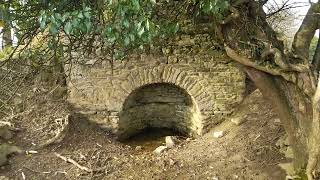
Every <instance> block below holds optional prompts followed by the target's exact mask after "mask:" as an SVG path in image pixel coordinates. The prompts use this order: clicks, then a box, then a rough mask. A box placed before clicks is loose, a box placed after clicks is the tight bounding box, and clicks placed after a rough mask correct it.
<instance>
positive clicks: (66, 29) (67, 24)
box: [64, 21, 72, 35]
mask: <svg viewBox="0 0 320 180" xmlns="http://www.w3.org/2000/svg"><path fill="white" fill-rule="evenodd" d="M71 30H72V25H71V23H70V21H68V22H67V23H66V25H65V26H64V31H65V32H66V34H68V35H69V34H70V33H71Z"/></svg>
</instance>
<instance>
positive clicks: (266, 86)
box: [244, 67, 311, 169]
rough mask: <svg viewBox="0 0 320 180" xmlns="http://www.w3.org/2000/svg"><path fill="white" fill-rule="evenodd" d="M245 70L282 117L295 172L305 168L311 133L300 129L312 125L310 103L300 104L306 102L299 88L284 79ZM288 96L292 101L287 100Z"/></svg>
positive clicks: (250, 69)
mask: <svg viewBox="0 0 320 180" xmlns="http://www.w3.org/2000/svg"><path fill="white" fill-rule="evenodd" d="M244 69H245V71H246V72H247V74H248V76H249V77H250V78H251V80H252V81H253V82H254V83H255V85H256V86H257V87H258V88H259V90H260V91H261V93H262V95H263V96H264V97H265V98H266V99H267V100H268V101H269V102H270V103H271V104H272V107H274V110H275V112H276V113H277V114H278V115H279V117H280V120H281V123H282V125H283V126H284V128H285V131H286V133H287V135H288V139H289V143H290V146H291V147H292V149H293V153H294V157H296V158H295V159H294V163H293V164H294V167H295V168H296V169H302V168H304V167H305V166H306V164H307V161H308V148H307V147H308V146H307V144H306V142H307V137H308V131H304V130H302V129H301V128H306V129H308V127H310V125H311V121H310V120H311V119H310V118H311V117H310V116H308V115H307V113H308V112H310V111H309V108H310V104H305V103H304V102H303V104H302V102H300V101H305V99H304V98H305V97H303V95H302V93H301V92H297V90H298V89H297V88H295V87H294V85H293V84H288V82H287V81H286V80H284V79H283V78H281V77H274V76H272V75H270V74H267V73H264V72H262V71H258V70H256V69H253V68H249V67H245V68H244ZM298 91H299V90H298ZM289 97H290V98H291V100H289V101H288V98H289ZM299 106H300V107H299ZM299 108H300V109H299Z"/></svg>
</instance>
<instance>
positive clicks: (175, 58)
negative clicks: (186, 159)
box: [66, 34, 245, 135]
mask: <svg viewBox="0 0 320 180" xmlns="http://www.w3.org/2000/svg"><path fill="white" fill-rule="evenodd" d="M80 58H81V59H82V60H83V61H84V62H87V63H86V64H80V63H77V61H75V62H74V63H73V64H72V68H71V70H70V71H69V68H70V66H66V72H69V75H70V76H69V77H70V78H69V80H68V87H69V101H70V102H71V103H72V104H73V105H74V106H75V107H76V109H78V110H79V112H80V113H83V114H85V115H86V116H88V118H89V119H90V120H91V121H94V122H96V123H98V124H100V125H101V126H102V127H104V128H108V129H110V130H112V131H113V132H115V133H118V134H120V135H121V134H125V133H129V132H134V131H135V130H138V129H142V128H144V127H145V126H146V124H148V125H150V124H151V126H161V124H166V121H168V122H169V120H168V119H170V118H171V119H179V118H180V120H177V121H180V122H179V123H172V124H171V125H172V126H175V128H177V129H178V130H181V131H188V133H189V134H190V135H201V134H203V133H204V132H206V131H207V130H208V129H209V128H210V127H212V126H213V125H215V124H217V123H219V122H221V121H222V120H223V119H224V118H225V117H227V116H228V115H229V114H230V113H232V111H233V108H234V106H235V105H237V104H238V103H239V102H240V101H241V100H242V98H243V93H244V91H245V75H244V74H243V73H242V72H241V71H240V70H239V69H238V68H237V66H236V64H235V63H234V62H232V61H231V60H230V59H228V58H227V57H226V56H225V54H224V53H223V51H222V50H221V49H219V46H218V45H216V44H215V43H214V40H212V39H211V37H210V36H209V35H208V34H200V35H180V36H178V37H177V38H176V39H173V40H171V41H170V42H168V43H167V44H165V45H158V46H151V48H150V50H149V52H148V53H146V52H145V53H134V54H131V55H130V56H128V58H126V59H125V60H123V61H115V62H114V64H113V69H112V68H111V64H110V63H109V62H108V61H102V62H101V61H99V60H98V59H99V58H97V57H87V58H86V57H79V59H80ZM152 84H157V85H159V84H163V86H161V88H159V87H160V86H159V87H155V86H154V87H155V88H154V90H155V92H154V94H153V95H150V93H151V91H152V88H148V89H147V91H146V89H143V87H145V86H147V85H152ZM173 86H174V87H175V88H172V87H173ZM151 87H152V86H151ZM177 88H178V89H179V90H177ZM174 89H175V90H174ZM139 90H142V91H143V90H144V91H146V92H140V96H141V95H142V96H143V95H145V96H146V97H149V98H150V102H155V99H156V98H157V97H156V96H157V95H156V92H157V91H159V92H160V93H161V94H162V95H163V97H167V98H168V99H171V101H172V99H176V100H175V101H173V102H171V105H172V106H179V103H180V105H181V102H179V101H181V100H182V101H188V103H186V104H184V105H185V106H186V108H185V109H184V110H183V111H184V112H183V113H182V114H183V115H181V113H180V112H179V108H176V109H177V110H175V111H170V110H168V107H166V108H164V107H162V108H163V114H170V113H171V114H172V117H170V118H167V120H165V118H161V116H159V118H158V121H156V120H154V119H157V118H155V117H154V118H153V120H149V121H148V118H150V117H151V116H147V115H146V114H147V112H148V110H149V111H150V112H153V113H155V114H157V113H158V114H159V112H155V110H152V108H153V109H161V106H160V105H159V103H158V106H156V105H155V104H154V106H155V107H152V106H151V105H150V104H149V106H148V108H142V109H143V111H142V109H141V108H140V109H139V108H138V109H137V106H133V107H131V110H128V109H126V108H125V104H126V102H128V101H134V100H130V97H132V96H133V95H132V94H133V93H137V91H139ZM170 91H171V94H170V93H169V92H170ZM179 92H184V93H182V94H180V95H179ZM148 93H149V95H148ZM172 93H177V95H176V96H174V95H172ZM151 94H152V93H151ZM179 96H181V97H186V98H184V99H183V98H181V97H179ZM128 98H129V99H128ZM152 98H153V99H152ZM133 99H134V98H133ZM168 99H167V100H168ZM188 99H189V100H188ZM145 100H146V99H145ZM134 103H137V102H134ZM167 104H168V102H167ZM162 105H163V104H162ZM132 108H133V109H132ZM134 108H136V111H137V112H139V114H140V115H141V116H142V117H136V118H128V117H132V116H133V115H132V112H134ZM166 109H167V110H166ZM169 109H170V108H169ZM171 109H174V108H171ZM125 111H128V112H129V111H130V112H131V115H130V113H129V114H124V113H125ZM160 111H161V110H160ZM142 112H145V113H142ZM179 113H180V115H179ZM143 116H145V117H146V119H144V120H141V121H140V125H141V126H140V125H134V123H133V122H135V123H136V124H137V122H139V121H136V120H134V119H139V118H140V119H143ZM154 116H155V115H154ZM130 119H131V120H130ZM170 121H171V122H174V121H175V120H170ZM148 122H152V123H148ZM157 123H158V125H156V124H157ZM138 124H139V123H138ZM167 124H168V123H167ZM138 126H139V127H138ZM168 126H169V125H168ZM131 127H132V128H131ZM133 127H134V128H133ZM130 128H131V129H130ZM129 134H130V133H129Z"/></svg>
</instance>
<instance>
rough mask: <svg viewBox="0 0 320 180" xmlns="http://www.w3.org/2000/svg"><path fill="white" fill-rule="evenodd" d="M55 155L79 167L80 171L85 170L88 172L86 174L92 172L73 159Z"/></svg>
mask: <svg viewBox="0 0 320 180" xmlns="http://www.w3.org/2000/svg"><path fill="white" fill-rule="evenodd" d="M54 155H56V156H57V157H58V158H60V159H62V160H64V161H66V162H69V163H71V164H73V165H75V166H77V167H78V168H79V169H81V170H84V171H86V172H92V169H89V168H87V167H85V166H81V165H80V164H79V163H77V162H76V161H75V160H73V159H71V158H67V157H65V156H62V155H61V154H58V153H54Z"/></svg>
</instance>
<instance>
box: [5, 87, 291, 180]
mask: <svg viewBox="0 0 320 180" xmlns="http://www.w3.org/2000/svg"><path fill="white" fill-rule="evenodd" d="M37 103H38V104H39V103H40V105H37V106H35V107H33V109H32V108H31V107H29V108H28V109H31V111H30V112H27V113H25V114H22V115H21V116H20V117H17V118H13V119H12V123H13V124H14V125H15V127H17V128H19V129H21V130H20V131H19V132H17V133H16V134H15V136H14V137H13V138H12V139H10V141H9V142H7V143H10V144H14V145H17V146H19V147H21V148H22V149H23V150H34V149H35V148H36V146H37V144H39V143H41V142H43V141H45V140H46V139H49V138H51V137H52V136H54V134H53V133H52V132H54V130H55V128H57V127H56V125H55V123H54V122H53V121H54V120H55V119H57V118H62V117H64V116H65V115H66V114H68V113H69V111H68V110H67V109H70V107H69V106H68V105H66V103H64V101H59V100H57V101H53V102H50V103H48V101H46V100H44V99H43V98H40V99H39V100H38V102H37ZM41 103H42V104H41ZM238 111H239V112H238V113H240V114H241V113H242V114H246V121H245V122H244V123H242V124H241V125H235V124H234V123H232V122H231V121H230V120H229V119H227V120H226V121H225V122H223V123H222V124H220V125H218V126H216V127H215V128H213V129H212V130H211V131H210V132H209V133H207V134H205V135H204V136H202V137H199V138H197V139H191V140H190V139H188V140H183V141H181V143H180V144H179V145H177V146H176V147H174V148H172V149H169V150H166V151H165V152H163V153H162V154H160V155H156V154H154V153H153V152H152V151H153V148H150V145H148V144H147V143H146V144H142V145H141V146H142V149H141V150H137V149H136V147H135V145H132V144H134V143H132V144H131V145H128V144H123V143H121V142H118V141H117V140H116V137H115V136H114V135H112V134H110V133H108V132H106V131H104V130H102V129H100V128H99V127H97V126H96V125H94V124H91V123H89V122H87V121H86V119H85V118H83V117H81V116H76V115H74V116H72V118H71V122H70V125H69V126H70V128H69V130H68V132H67V134H66V136H65V138H64V139H63V141H62V142H61V143H58V144H54V145H51V146H48V147H46V148H42V149H38V150H37V152H38V153H36V154H26V153H22V154H20V155H14V156H11V157H10V158H9V163H8V164H7V165H5V166H3V167H1V169H0V176H5V177H7V178H9V179H24V177H25V179H57V180H61V179H137V180H140V179H183V180H185V179H211V180H218V179H219V180H224V179H245V180H248V179H254V180H256V179H258V180H260V179H268V180H269V179H272V180H274V179H275V180H276V179H285V176H286V174H285V172H284V171H283V170H281V168H280V167H279V166H278V164H279V163H282V162H286V161H288V160H286V158H285V157H284V155H283V154H281V153H280V152H279V147H277V146H276V142H277V141H278V139H279V138H280V137H282V136H283V135H284V131H283V129H282V127H281V124H280V122H279V121H278V118H277V116H276V115H275V113H274V112H273V111H272V109H271V106H270V105H269V104H268V103H267V102H266V101H265V100H264V99H263V98H262V96H261V94H260V92H258V91H255V92H254V93H253V94H251V95H250V96H249V97H248V98H247V99H246V100H245V101H244V103H243V104H242V105H241V107H240V108H239V110H238ZM220 130H223V131H224V132H226V133H225V135H224V136H223V137H221V138H215V137H214V136H213V132H215V131H220ZM0 143H1V141H0ZM163 143H164V138H163ZM55 153H59V154H60V155H62V156H65V157H68V158H70V159H73V160H74V161H76V162H77V163H79V164H80V165H81V166H83V167H87V168H89V169H92V170H93V171H92V172H86V171H85V170H81V169H79V168H78V167H76V166H75V165H74V164H72V163H67V162H65V161H63V160H62V159H60V158H58V157H57V156H56V154H55ZM0 179H1V178H0Z"/></svg>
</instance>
